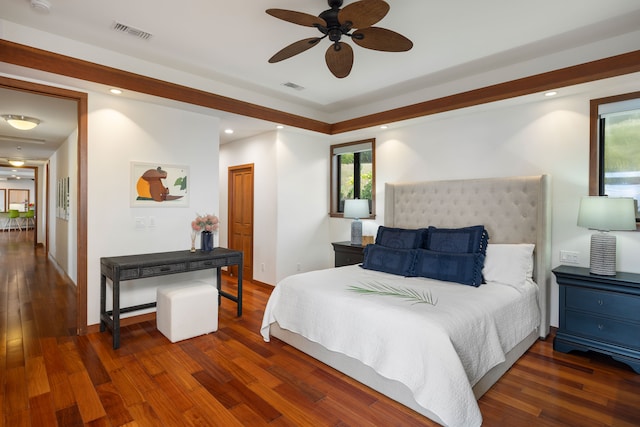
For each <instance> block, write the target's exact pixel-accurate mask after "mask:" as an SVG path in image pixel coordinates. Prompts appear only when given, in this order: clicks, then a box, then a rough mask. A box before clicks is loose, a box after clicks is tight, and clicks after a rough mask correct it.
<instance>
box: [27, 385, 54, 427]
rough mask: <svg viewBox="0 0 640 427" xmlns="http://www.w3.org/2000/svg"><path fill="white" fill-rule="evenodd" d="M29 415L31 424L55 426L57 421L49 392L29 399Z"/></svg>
mask: <svg viewBox="0 0 640 427" xmlns="http://www.w3.org/2000/svg"><path fill="white" fill-rule="evenodd" d="M29 416H30V421H31V425H32V426H55V425H56V424H57V423H58V421H57V420H56V412H55V408H54V406H53V398H52V397H51V393H45V394H39V395H36V396H33V397H31V398H30V399H29Z"/></svg>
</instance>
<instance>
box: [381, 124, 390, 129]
mask: <svg viewBox="0 0 640 427" xmlns="http://www.w3.org/2000/svg"><path fill="white" fill-rule="evenodd" d="M388 128H389V126H387V125H382V126H380V129H388Z"/></svg>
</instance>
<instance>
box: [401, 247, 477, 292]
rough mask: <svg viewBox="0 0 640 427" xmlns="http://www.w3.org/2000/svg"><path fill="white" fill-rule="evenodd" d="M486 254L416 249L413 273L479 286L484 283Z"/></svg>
mask: <svg viewBox="0 0 640 427" xmlns="http://www.w3.org/2000/svg"><path fill="white" fill-rule="evenodd" d="M484 258H485V256H484V254H481V253H475V254H460V253H446V252H434V251H429V250H426V249H418V250H416V260H415V263H414V265H413V275H414V276H420V277H428V278H430V279H438V280H445V281H447V282H456V283H462V284H463V285H471V286H475V287H478V286H480V285H481V284H482V267H483V266H484Z"/></svg>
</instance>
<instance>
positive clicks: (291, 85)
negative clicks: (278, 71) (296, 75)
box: [282, 82, 304, 90]
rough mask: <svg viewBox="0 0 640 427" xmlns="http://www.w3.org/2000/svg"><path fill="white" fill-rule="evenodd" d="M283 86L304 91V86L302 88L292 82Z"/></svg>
mask: <svg viewBox="0 0 640 427" xmlns="http://www.w3.org/2000/svg"><path fill="white" fill-rule="evenodd" d="M282 86H286V87H290V88H291V89H295V90H304V87H303V86H300V85H297V84H295V83H291V82H286V83H282Z"/></svg>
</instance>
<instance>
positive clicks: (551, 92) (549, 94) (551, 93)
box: [544, 90, 558, 96]
mask: <svg viewBox="0 0 640 427" xmlns="http://www.w3.org/2000/svg"><path fill="white" fill-rule="evenodd" d="M557 94H558V92H556V91H555V90H550V91H549V92H545V94H544V96H556V95H557Z"/></svg>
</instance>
